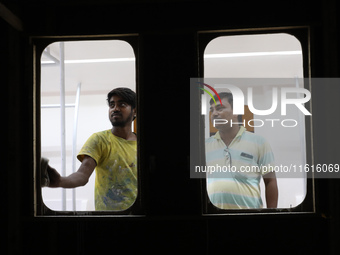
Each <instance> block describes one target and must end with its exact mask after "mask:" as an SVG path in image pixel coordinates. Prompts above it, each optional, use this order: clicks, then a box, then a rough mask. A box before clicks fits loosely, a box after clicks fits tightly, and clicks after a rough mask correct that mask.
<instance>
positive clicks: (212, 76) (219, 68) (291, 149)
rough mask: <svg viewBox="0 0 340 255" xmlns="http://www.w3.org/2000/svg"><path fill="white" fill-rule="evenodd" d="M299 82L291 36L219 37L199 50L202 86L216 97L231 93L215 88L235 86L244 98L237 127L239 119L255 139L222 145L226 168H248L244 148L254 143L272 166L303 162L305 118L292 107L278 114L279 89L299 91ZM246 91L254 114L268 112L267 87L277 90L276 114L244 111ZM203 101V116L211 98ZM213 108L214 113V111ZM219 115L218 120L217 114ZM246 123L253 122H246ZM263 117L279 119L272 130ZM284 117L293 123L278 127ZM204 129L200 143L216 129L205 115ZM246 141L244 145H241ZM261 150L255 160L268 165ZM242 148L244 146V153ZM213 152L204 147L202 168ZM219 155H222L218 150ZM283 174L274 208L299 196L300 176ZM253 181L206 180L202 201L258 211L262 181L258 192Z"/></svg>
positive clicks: (299, 64)
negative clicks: (228, 162) (227, 160)
mask: <svg viewBox="0 0 340 255" xmlns="http://www.w3.org/2000/svg"><path fill="white" fill-rule="evenodd" d="M216 78H219V79H216ZM302 78H303V59H302V49H301V45H300V42H299V41H298V40H297V39H296V38H295V37H294V36H292V35H289V34H285V33H278V34H259V35H239V36H221V37H217V38H215V39H213V40H212V41H211V42H210V43H209V44H208V45H207V47H206V49H205V51H204V83H206V84H209V85H211V86H212V87H213V88H215V90H216V91H217V92H218V93H221V92H231V90H229V89H228V88H227V87H226V86H223V85H218V84H233V85H235V86H237V87H238V88H239V89H240V90H241V91H242V92H243V94H244V95H245V101H244V102H245V106H244V115H242V118H243V119H242V120H240V122H241V123H242V124H240V125H243V123H244V122H243V121H244V120H245V127H246V129H247V131H249V132H250V133H253V134H255V135H256V136H251V135H249V136H247V137H244V139H248V141H244V143H243V145H240V144H237V143H231V144H230V145H229V146H227V147H230V150H231V152H228V153H227V152H224V153H226V154H228V155H224V157H231V160H232V162H233V163H232V164H234V165H236V166H238V167H239V165H242V164H250V165H251V164H253V163H254V162H250V161H251V160H253V157H254V158H255V157H256V156H257V155H253V154H252V153H251V149H250V147H251V146H254V144H255V143H257V144H259V143H263V141H265V142H266V146H267V145H268V148H271V149H270V150H271V151H272V155H273V156H274V160H275V161H274V162H275V165H276V166H291V165H293V166H299V165H304V164H305V163H306V151H305V150H306V149H305V120H304V116H305V115H304V114H303V113H302V112H301V111H300V109H298V108H297V107H295V106H294V105H288V107H287V115H286V116H282V114H281V112H280V100H281V97H280V95H281V93H282V88H286V87H289V88H304V82H303V79H302ZM249 87H251V88H252V92H253V93H252V94H253V106H254V108H256V109H259V110H260V109H262V110H264V109H270V107H271V106H272V103H273V96H272V95H273V89H277V94H276V95H277V98H278V107H277V110H275V111H274V112H273V113H271V114H269V115H260V114H256V113H255V114H254V113H253V112H254V111H252V109H250V107H249V104H250V102H249V100H248V97H247V94H248V93H249V90H248V88H249ZM207 90H208V89H207ZM233 94H234V93H233ZM292 94H293V95H292ZM287 95H288V94H287ZM289 95H290V96H291V97H290V98H294V97H295V98H301V96H305V95H300V94H298V93H290V94H289ZM234 96H235V94H234ZM206 98H207V99H206V100H207V101H206V102H205V104H206V107H207V108H206V112H207V113H208V112H209V110H210V107H211V105H210V103H209V100H210V99H211V98H210V96H207V97H206ZM202 100H203V99H202ZM213 108H214V104H213ZM213 110H215V111H216V109H213ZM211 114H212V112H211V111H210V115H211ZM215 114H216V112H215ZM217 115H218V114H217ZM219 117H220V118H221V116H219ZM215 118H216V117H215ZM251 119H253V121H250V122H248V121H249V120H251ZM268 119H275V120H277V119H279V120H280V121H275V125H274V127H273V125H272V124H273V123H274V122H270V121H269V122H268ZM284 119H290V120H291V119H293V120H295V121H296V122H294V123H293V121H287V122H286V123H285V122H284V123H283V124H284V125H282V124H281V123H282V120H284ZM289 122H290V123H289ZM295 123H297V125H296V126H294V127H289V128H288V127H285V124H287V125H290V126H292V125H295ZM215 124H216V123H215ZM262 124H263V125H262ZM291 124H292V125H291ZM205 127H206V128H205V138H206V139H209V137H214V134H215V133H216V132H217V131H218V130H217V129H216V128H214V127H213V124H212V121H211V118H210V117H209V114H206V115H205ZM257 137H262V138H264V140H256V139H259V138H257ZM252 139H255V140H256V142H255V141H249V140H252ZM211 141H212V142H213V141H216V139H213V138H211ZM247 142H248V144H246V143H247ZM212 146H215V145H212ZM216 146H217V145H216ZM242 146H243V147H242ZM257 146H258V145H257ZM266 146H261V149H263V150H266V152H264V153H262V154H261V157H263V159H262V160H263V162H265V163H270V162H271V161H272V160H271V159H268V158H267V161H266V160H265V158H266V157H271V156H270V155H269V154H268V153H269V152H268V151H269V149H268V148H267V147H266ZM243 148H245V149H244V151H243ZM214 149H215V150H216V148H213V147H211V148H210V147H209V148H208V147H207V145H206V153H207V155H206V157H207V158H206V159H207V164H208V161H209V160H212V157H213V156H214V157H217V158H218V156H216V153H215V154H214V155H210V156H208V153H211V151H213V150H214ZM257 149H258V148H257ZM221 153H222V154H223V152H221ZM254 153H255V152H254ZM266 153H267V154H266ZM222 154H221V155H222ZM255 154H256V153H255ZM222 156H223V155H222ZM208 157H210V159H208ZM215 159H216V158H215ZM224 160H225V159H224ZM257 160H258V159H257ZM258 162H259V161H258ZM283 176H284V175H280V173H276V181H277V187H278V194H279V195H278V202H277V207H278V208H291V207H295V206H297V205H299V204H300V203H301V202H302V201H303V200H304V198H305V195H306V183H307V182H306V176H305V175H304V174H301V175H300V176H295V177H294V178H283ZM236 179H237V178H236ZM254 179H256V178H254ZM254 179H253V180H252V181H249V180H246V178H241V181H238V182H237V181H236V183H235V182H234V181H232V182H230V181H231V179H223V178H220V179H215V181H216V182H214V180H213V179H212V180H209V178H208V179H207V193H208V197H209V199H210V201H211V202H212V204H214V205H215V206H216V207H218V208H223V209H242V208H261V205H260V203H261V200H262V204H263V208H266V207H267V204H266V196H265V191H266V188H265V184H264V181H263V178H260V182H259V185H260V189H259V190H258V182H257V181H254ZM234 180H235V178H234ZM210 182H211V183H210ZM249 190H250V191H249ZM258 192H259V193H258ZM230 194H231V195H230ZM213 200H214V201H213ZM246 200H248V201H246ZM245 201H246V202H245ZM248 205H253V206H248Z"/></svg>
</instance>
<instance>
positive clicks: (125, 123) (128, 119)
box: [110, 111, 133, 127]
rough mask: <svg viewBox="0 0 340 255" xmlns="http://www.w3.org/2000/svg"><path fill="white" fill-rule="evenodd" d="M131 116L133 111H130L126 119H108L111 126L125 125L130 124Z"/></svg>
mask: <svg viewBox="0 0 340 255" xmlns="http://www.w3.org/2000/svg"><path fill="white" fill-rule="evenodd" d="M132 116H133V112H132V111H131V113H130V115H129V116H128V117H127V118H126V119H122V120H114V119H111V118H110V121H111V124H112V126H113V127H125V126H126V125H127V124H128V123H130V124H131V122H132Z"/></svg>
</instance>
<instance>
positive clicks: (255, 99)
mask: <svg viewBox="0 0 340 255" xmlns="http://www.w3.org/2000/svg"><path fill="white" fill-rule="evenodd" d="M197 84H200V85H203V86H204V87H206V88H207V89H205V88H204V87H203V88H202V87H199V89H201V90H202V91H204V92H205V93H203V94H201V114H202V115H207V112H208V107H207V103H208V99H209V98H208V97H207V95H209V97H210V98H212V101H213V102H214V104H215V106H216V105H218V104H221V105H223V104H222V101H221V98H220V96H219V94H218V92H217V91H216V89H218V90H219V91H223V92H229V93H231V94H232V96H233V114H234V115H244V109H245V107H244V106H245V105H247V107H248V109H249V111H250V112H251V113H252V114H253V115H254V116H267V117H269V116H271V115H273V114H274V113H275V112H276V111H277V110H278V108H280V115H279V116H280V118H277V116H278V115H277V114H276V115H275V116H276V117H275V118H266V119H264V118H263V117H261V118H253V119H250V120H248V121H247V124H248V126H251V127H262V126H263V125H265V123H266V122H267V123H268V124H270V125H271V127H275V124H278V123H280V124H281V126H283V127H296V126H297V125H298V121H297V120H296V119H292V118H286V116H287V108H289V107H295V111H296V110H298V112H300V114H303V115H304V116H310V115H312V114H311V113H310V111H308V110H307V109H306V107H305V103H308V102H309V101H310V99H311V93H310V91H309V90H307V89H305V88H301V87H298V86H295V87H291V86H290V87H289V86H287V87H286V86H280V87H276V86H271V87H270V88H267V91H266V94H265V95H263V96H262V98H261V96H259V95H257V96H255V92H254V91H255V87H253V86H247V87H243V90H242V89H241V88H240V87H238V86H236V85H232V84H214V85H209V84H207V83H204V82H197ZM208 89H210V90H211V91H212V92H210V91H209V90H208ZM244 91H245V92H246V96H245V95H244ZM213 94H215V95H213ZM270 97H271V98H270ZM217 99H218V100H217ZM245 99H247V101H245ZM261 101H269V102H271V103H270V107H266V108H265V109H259V108H258V107H257V106H255V105H257V104H259V103H261ZM246 102H247V103H246ZM229 122H231V123H230V124H231V125H233V124H236V125H243V126H245V125H246V123H245V122H246V120H243V121H242V122H234V123H232V120H226V119H216V118H215V119H213V126H214V127H215V125H219V124H227V123H229Z"/></svg>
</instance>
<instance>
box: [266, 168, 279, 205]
mask: <svg viewBox="0 0 340 255" xmlns="http://www.w3.org/2000/svg"><path fill="white" fill-rule="evenodd" d="M263 181H264V185H265V186H266V191H265V193H266V202H267V208H277V199H278V196H279V192H278V189H277V182H276V175H275V172H271V173H268V174H265V175H264V176H263Z"/></svg>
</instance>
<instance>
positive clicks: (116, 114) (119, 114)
mask: <svg viewBox="0 0 340 255" xmlns="http://www.w3.org/2000/svg"><path fill="white" fill-rule="evenodd" d="M112 116H122V114H121V113H120V112H113V113H111V117H112Z"/></svg>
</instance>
